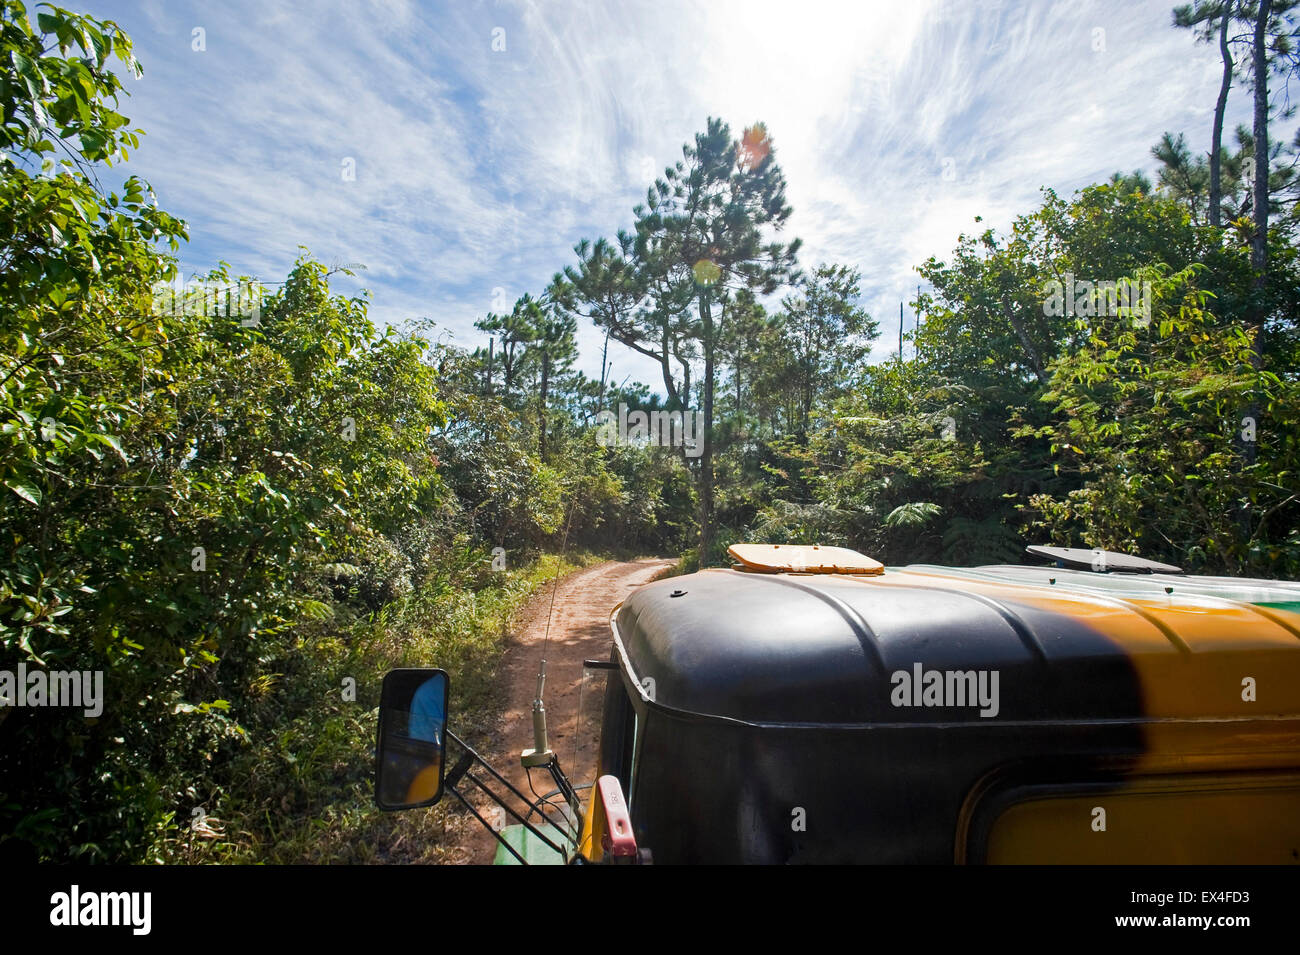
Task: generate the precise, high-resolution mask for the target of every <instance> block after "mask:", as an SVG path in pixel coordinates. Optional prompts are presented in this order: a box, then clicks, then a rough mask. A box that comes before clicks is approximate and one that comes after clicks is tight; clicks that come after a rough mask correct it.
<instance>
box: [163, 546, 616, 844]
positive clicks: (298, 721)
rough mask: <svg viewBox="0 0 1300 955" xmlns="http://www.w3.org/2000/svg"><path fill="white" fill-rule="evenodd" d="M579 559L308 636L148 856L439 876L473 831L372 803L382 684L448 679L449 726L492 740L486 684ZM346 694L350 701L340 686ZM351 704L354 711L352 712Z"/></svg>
mask: <svg viewBox="0 0 1300 955" xmlns="http://www.w3.org/2000/svg"><path fill="white" fill-rule="evenodd" d="M603 559H605V558H604V557H603V556H599V555H595V554H590V553H582V554H577V555H574V554H569V555H566V556H565V557H564V558H563V559H561V558H560V557H558V556H556V555H543V556H542V557H540V558H539V559H537V560H535V561H534V562H532V563H530V564H527V565H522V566H520V567H517V568H512V569H510V570H507V571H503V572H500V573H495V574H490V575H488V576H487V578H486V579H485V580H483V581H482V583H481V586H478V587H477V588H464V587H458V586H453V585H451V584H450V583H448V582H447V581H446V580H444V581H442V582H434V583H431V584H430V585H429V586H427V587H426V588H424V589H423V590H422V591H419V592H416V593H414V594H410V595H407V596H405V597H403V598H401V599H399V600H397V601H394V602H393V603H390V604H389V605H387V606H386V607H384V608H383V609H382V610H381V611H380V612H379V613H378V614H376V615H374V617H373V618H372V619H367V620H356V621H353V622H351V623H350V624H349V625H348V626H347V627H346V628H342V629H340V628H338V627H337V626H335V628H334V629H333V630H331V629H330V628H328V627H323V628H322V630H323V631H324V632H321V633H318V634H304V635H303V637H302V639H301V641H300V646H299V651H300V652H299V653H298V654H297V655H296V656H295V659H294V661H293V663H292V665H289V666H286V667H285V669H286V670H288V671H291V672H285V673H283V674H281V676H280V679H279V680H278V682H277V683H275V685H273V686H271V687H269V688H268V691H267V699H266V702H265V704H264V705H263V708H262V709H260V710H259V712H257V713H256V714H254V719H253V720H251V721H249V722H248V723H246V724H245V725H246V728H247V729H248V732H249V737H250V740H249V743H248V744H246V745H245V746H244V747H242V749H241V751H240V752H238V753H237V754H236V755H235V757H234V759H233V760H232V762H231V767H232V770H231V772H230V773H229V774H228V775H225V778H224V779H223V780H222V782H221V784H220V785H217V784H214V783H211V782H209V783H208V784H207V785H208V789H207V791H195V792H194V793H193V796H194V799H195V809H194V810H193V811H192V816H191V818H190V819H189V820H186V819H177V820H176V823H177V828H176V829H173V830H172V831H173V833H177V832H179V835H175V834H173V835H172V836H170V837H168V838H166V839H164V840H163V843H164V844H163V845H161V846H159V851H158V853H157V856H158V857H159V858H160V860H162V861H168V862H176V863H212V862H217V863H271V864H314V863H389V862H401V863H443V862H457V861H464V859H463V858H462V857H461V855H460V850H459V849H458V848H457V847H458V846H460V845H461V844H462V843H463V842H464V841H465V840H464V839H463V838H461V837H462V835H463V833H464V831H465V830H466V829H468V828H472V827H476V826H477V825H478V823H477V821H475V820H474V819H473V817H472V816H469V815H468V814H467V813H465V812H464V811H463V810H460V809H459V807H458V806H457V805H456V804H454V801H452V800H447V801H444V802H442V803H440V804H439V805H437V806H435V807H433V808H431V809H426V810H412V811H410V812H398V813H385V812H381V811H380V810H379V809H377V808H376V807H375V804H374V799H373V795H372V773H373V767H374V763H373V760H374V744H375V729H376V725H377V720H378V704H379V689H380V682H381V680H382V678H383V674H384V673H385V672H386V671H387V670H390V669H392V668H394V667H408V666H409V667H414V666H439V667H442V668H443V669H445V670H447V671H448V673H449V674H450V677H451V688H452V698H451V714H452V724H453V726H454V727H455V729H456V731H457V732H458V733H461V734H464V735H466V736H467V737H468V738H470V739H474V738H476V737H482V736H484V735H486V733H487V732H488V731H489V728H490V726H491V723H492V721H493V714H494V712H495V710H496V702H497V692H496V690H495V677H496V672H497V667H498V665H499V663H500V660H501V656H502V653H503V650H504V644H505V641H506V638H507V636H508V634H509V633H510V627H511V623H512V621H514V620H515V618H516V617H517V615H518V614H519V613H520V611H521V610H522V609H523V608H524V606H525V605H526V604H527V603H528V601H529V599H530V598H531V597H532V596H533V595H535V594H537V593H539V592H540V591H542V590H543V589H544V588H545V586H546V585H547V584H549V583H550V582H551V581H552V580H553V579H554V578H555V577H556V576H557V574H559V575H563V574H567V573H569V572H571V571H573V570H576V569H579V568H581V567H585V566H588V565H590V564H593V563H597V562H599V561H600V560H603ZM350 680H354V681H355V684H354V686H355V691H354V692H353V691H351V690H350V689H349V688H350V686H352V684H350V683H349V682H348V681H350ZM349 697H353V698H349Z"/></svg>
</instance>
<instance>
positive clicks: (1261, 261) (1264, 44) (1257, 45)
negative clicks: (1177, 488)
mask: <svg viewBox="0 0 1300 955" xmlns="http://www.w3.org/2000/svg"><path fill="white" fill-rule="evenodd" d="M1272 6H1273V4H1272V0H1260V4H1259V12H1258V15H1257V16H1256V18H1255V37H1254V43H1253V47H1254V49H1253V58H1254V62H1253V68H1254V71H1255V129H1254V134H1255V183H1254V186H1255V193H1254V197H1253V200H1252V201H1253V202H1254V205H1255V208H1254V217H1255V228H1254V232H1253V234H1252V235H1251V239H1250V265H1251V269H1252V270H1253V271H1254V273H1255V279H1254V282H1253V283H1252V288H1251V290H1252V292H1253V294H1252V296H1251V298H1252V304H1251V325H1252V328H1251V332H1250V334H1251V339H1252V347H1251V356H1250V358H1251V366H1252V367H1253V368H1254V369H1255V371H1256V372H1257V373H1258V372H1259V370H1260V369H1261V368H1262V367H1263V365H1264V323H1265V321H1266V320H1267V318H1268V314H1267V312H1268V304H1267V302H1266V300H1265V293H1266V291H1267V289H1268V170H1269V155H1268V69H1269V66H1268V20H1269V15H1270V14H1271V13H1272ZM1246 414H1247V415H1248V416H1249V417H1250V418H1251V419H1252V420H1253V421H1254V422H1255V426H1256V427H1257V428H1258V426H1259V402H1258V401H1257V400H1252V401H1251V403H1250V406H1249V407H1248V408H1247V410H1246ZM1255 448H1256V444H1255V442H1254V441H1248V442H1246V447H1245V451H1246V463H1247V465H1250V464H1254V463H1255Z"/></svg>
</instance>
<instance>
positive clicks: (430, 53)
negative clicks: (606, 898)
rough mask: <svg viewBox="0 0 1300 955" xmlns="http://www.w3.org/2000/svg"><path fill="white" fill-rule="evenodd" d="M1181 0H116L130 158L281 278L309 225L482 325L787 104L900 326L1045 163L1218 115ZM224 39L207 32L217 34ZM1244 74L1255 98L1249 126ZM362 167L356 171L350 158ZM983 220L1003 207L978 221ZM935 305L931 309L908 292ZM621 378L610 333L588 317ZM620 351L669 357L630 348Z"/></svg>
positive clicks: (1021, 202) (829, 252)
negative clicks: (653, 192)
mask: <svg viewBox="0 0 1300 955" xmlns="http://www.w3.org/2000/svg"><path fill="white" fill-rule="evenodd" d="M1169 8H1170V4H1169V2H1168V0H1162V2H1146V3H1134V2H1129V0H1113V2H1100V0H1098V2H1087V0H1082V2H1057V3H1044V2H1042V0H1026V2H1018V3H1012V2H1000V0H986V2H958V0H947V2H926V0H913V2H909V3H906V4H899V3H896V2H893V0H887V2H880V3H863V2H850V3H817V2H813V0H802V2H800V3H798V4H790V3H788V2H769V3H764V2H753V0H751V2H739V3H731V2H721V0H716V2H712V3H709V4H696V3H690V2H685V0H646V2H635V3H631V2H630V3H623V4H615V3H609V2H597V0H582V2H566V3H562V4H561V3H540V2H537V3H504V2H503V3H489V2H483V3H478V4H472V5H465V4H452V3H446V4H420V3H414V2H404V0H386V2H379V0H372V2H369V3H364V4H363V3H356V2H347V0H333V2H328V3H312V4H302V5H292V6H289V5H281V6H276V7H274V8H271V7H268V6H267V5H266V4H265V3H259V2H236V3H231V4H222V5H221V7H220V8H217V7H216V5H211V4H200V3H185V2H167V3H165V4H164V3H161V2H153V3H144V4H136V3H131V4H128V3H116V2H92V4H91V12H93V13H95V14H96V15H98V16H106V17H111V18H113V19H116V20H118V21H119V22H120V23H121V24H122V25H123V26H124V27H125V28H126V29H127V30H128V32H130V33H131V34H132V35H133V36H134V37H135V40H136V43H137V53H138V55H139V58H140V59H141V61H142V62H143V63H144V66H145V70H146V73H145V78H144V79H143V80H141V81H139V82H131V81H128V89H130V90H131V93H132V97H131V99H130V101H129V102H128V109H127V112H128V113H129V115H130V116H131V118H132V120H133V121H134V122H135V124H136V125H139V126H141V127H143V128H144V129H145V130H146V131H147V133H148V136H147V138H146V140H145V141H144V143H143V144H142V149H141V150H140V151H139V153H138V154H137V156H135V157H133V159H132V162H131V164H130V166H131V169H132V171H135V172H138V173H140V174H142V175H144V176H145V177H146V178H148V179H150V180H151V181H152V182H153V184H154V186H155V189H156V190H157V192H158V194H159V197H160V202H161V203H162V204H163V205H164V206H165V207H166V208H168V209H169V210H171V211H174V212H176V213H177V214H179V215H182V216H184V217H185V218H187V219H188V220H189V221H190V224H191V230H192V233H193V236H194V240H193V241H192V242H191V245H190V247H189V248H188V249H187V250H185V252H184V256H183V257H184V262H185V264H186V265H187V266H189V267H192V268H196V269H197V268H207V267H209V266H211V265H212V264H213V263H215V262H216V261H217V260H219V259H224V260H226V261H229V262H231V263H232V264H233V265H234V266H235V267H236V269H237V270H239V271H241V272H247V273H251V274H255V275H258V276H259V277H261V278H263V279H266V280H275V279H277V278H279V277H282V276H283V273H284V272H285V271H286V270H287V269H288V267H289V265H290V264H291V262H292V260H293V258H294V256H295V255H296V254H297V246H298V245H300V244H301V245H305V246H307V247H308V248H309V249H310V250H311V251H312V253H313V254H315V255H316V256H317V257H319V258H321V259H322V260H323V261H325V262H327V263H334V264H351V263H363V264H364V265H365V266H366V271H365V272H364V273H362V275H361V277H360V278H359V279H358V280H357V281H356V282H355V283H348V282H344V283H343V285H342V286H341V287H342V288H344V289H345V290H347V291H351V290H353V288H356V287H361V286H364V287H367V288H369V289H370V290H371V291H372V301H373V314H374V315H375V316H376V318H378V319H379V320H381V321H387V322H391V323H395V324H400V323H401V322H402V321H404V320H406V319H408V318H411V317H414V316H428V317H431V318H433V319H435V320H436V321H438V322H439V323H440V324H442V325H444V326H445V327H447V328H448V329H449V330H450V331H451V332H452V333H453V334H454V335H455V336H456V338H457V340H458V341H461V342H462V343H467V344H468V343H471V342H473V341H475V340H476V333H475V332H474V329H473V327H472V324H473V321H474V319H475V318H478V317H480V316H481V315H482V314H484V313H485V312H486V311H487V310H488V309H489V307H490V306H491V302H492V297H493V295H494V292H495V291H496V290H498V289H500V290H504V293H505V294H506V295H507V296H508V297H509V298H510V299H513V298H514V297H516V296H517V295H519V294H522V293H523V292H525V291H533V292H536V291H538V290H540V289H541V287H542V286H544V285H545V283H546V282H547V281H548V280H549V278H550V276H551V275H552V274H553V273H554V272H555V271H557V270H558V269H559V268H560V267H562V266H563V265H566V264H569V263H570V262H571V261H572V251H571V250H572V246H573V245H574V243H575V242H577V241H578V240H579V239H580V238H582V237H584V236H588V237H595V236H599V235H610V234H612V233H613V232H615V231H616V230H617V229H619V228H626V227H628V226H629V225H630V223H631V208H632V206H633V205H635V204H636V203H637V202H639V201H641V200H642V199H643V197H644V194H645V189H646V187H647V186H648V185H649V181H650V178H651V177H652V176H653V175H654V174H655V173H656V172H658V171H660V170H662V168H663V166H665V165H667V164H668V163H670V162H672V161H674V160H676V159H677V158H679V157H680V150H681V145H682V143H683V142H685V141H687V140H688V139H690V138H691V137H692V136H693V135H694V133H695V132H697V131H698V130H700V129H702V128H703V126H704V123H705V120H706V118H707V117H708V116H710V115H714V116H721V117H723V118H724V119H726V120H727V121H728V122H730V123H731V124H732V126H733V128H735V129H739V127H741V126H743V125H745V124H748V123H750V122H752V121H754V120H757V119H762V120H763V121H764V122H766V123H767V125H768V128H769V130H770V131H771V133H772V134H773V137H774V139H775V142H776V146H777V157H778V160H779V161H780V162H781V164H782V166H783V168H784V169H785V172H786V176H787V179H788V181H789V197H790V200H791V203H792V205H793V206H794V210H795V211H794V215H793V216H792V218H791V223H790V227H789V232H790V234H792V235H798V236H800V237H801V238H803V240H804V243H805V254H804V261H805V263H807V264H810V265H811V264H815V263H816V262H819V261H822V260H833V261H839V262H846V263H849V264H852V265H855V266H857V267H859V268H860V269H861V270H862V272H863V275H864V277H865V283H864V292H865V296H864V298H865V302H866V304H867V306H868V307H869V308H870V309H871V311H872V312H873V314H875V315H876V316H877V317H878V318H879V319H880V320H881V323H882V328H883V329H884V334H883V336H882V340H881V344H880V348H879V352H880V354H882V355H883V354H885V353H886V352H888V350H889V349H890V348H892V347H894V346H892V345H891V344H890V343H891V342H893V341H896V337H895V336H896V332H897V312H898V302H899V301H901V300H904V299H910V298H911V297H912V295H913V294H914V293H915V288H916V283H917V276H916V274H915V272H914V271H913V268H914V266H916V265H917V264H919V263H920V262H922V261H923V260H924V259H925V258H927V257H928V256H930V255H939V256H943V255H945V254H946V253H948V252H949V251H950V250H951V249H952V247H953V245H954V244H955V241H956V238H957V236H958V234H959V233H960V232H962V231H963V230H965V231H971V230H972V229H976V228H983V227H985V226H988V225H992V226H995V227H1004V226H1006V225H1007V224H1009V223H1010V221H1011V219H1012V218H1013V217H1014V216H1015V215H1016V214H1018V213H1021V212H1025V211H1028V210H1029V209H1031V208H1033V206H1034V205H1035V203H1036V202H1037V199H1038V190H1039V188H1040V187H1044V186H1047V187H1051V188H1055V189H1057V190H1058V191H1061V192H1065V193H1069V192H1070V191H1072V190H1074V189H1076V188H1079V187H1081V186H1083V185H1086V184H1088V183H1090V182H1094V181H1097V180H1099V179H1103V178H1105V177H1107V176H1109V174H1110V173H1111V172H1114V171H1116V170H1125V171H1128V170H1132V169H1134V168H1138V167H1145V168H1148V169H1150V168H1151V166H1152V161H1151V159H1150V152H1149V151H1150V148H1151V146H1152V144H1153V143H1154V142H1155V141H1156V140H1157V139H1158V138H1159V136H1160V134H1161V133H1163V132H1164V131H1165V130H1173V131H1186V132H1187V134H1188V138H1189V142H1190V143H1191V145H1192V147H1193V148H1194V149H1202V148H1204V147H1205V145H1206V142H1207V140H1208V132H1209V112H1210V109H1211V106H1212V104H1213V99H1214V94H1215V92H1216V91H1217V86H1218V72H1217V71H1218V64H1217V53H1216V51H1215V50H1213V49H1212V48H1209V47H1206V46H1204V45H1197V44H1195V43H1194V42H1193V38H1192V37H1191V36H1190V35H1189V34H1188V33H1187V32H1185V31H1179V30H1175V29H1173V28H1172V27H1171V26H1170V13H1169ZM196 29H197V30H202V31H203V33H202V34H201V36H202V39H203V46H204V49H202V50H195V49H194V47H195V46H196V45H198V44H197V42H196V39H195V33H194V31H195V30H196ZM1247 115H1248V104H1247V102H1246V98H1245V97H1244V96H1243V95H1240V94H1238V95H1236V96H1235V97H1234V99H1233V101H1232V107H1231V110H1230V116H1229V122H1230V124H1235V123H1236V122H1240V121H1245V119H1246V117H1247ZM348 170H351V171H354V173H355V175H354V177H352V178H349V177H348V175H346V174H345V173H346V172H347V171H348ZM976 215H980V216H982V217H983V219H984V223H983V224H982V225H980V226H976V225H975V223H974V217H975V216H976ZM909 322H910V316H909ZM580 344H581V345H582V346H583V361H582V366H583V367H584V369H585V370H587V371H588V372H590V373H596V372H597V370H598V366H599V336H598V334H597V333H596V332H595V330H594V329H586V330H584V332H583V334H582V336H581V338H580ZM615 365H616V372H615V373H616V376H617V377H618V378H619V379H622V378H623V377H624V375H627V374H631V375H632V376H633V377H634V378H640V379H641V380H644V381H646V382H648V383H651V384H652V385H653V384H654V383H655V382H656V381H657V380H658V379H657V376H656V375H655V372H654V369H653V368H652V367H648V366H647V364H646V363H645V362H644V361H640V360H637V359H635V358H634V357H633V356H632V355H630V354H626V353H623V352H621V351H620V353H619V354H618V355H617V356H616V357H615Z"/></svg>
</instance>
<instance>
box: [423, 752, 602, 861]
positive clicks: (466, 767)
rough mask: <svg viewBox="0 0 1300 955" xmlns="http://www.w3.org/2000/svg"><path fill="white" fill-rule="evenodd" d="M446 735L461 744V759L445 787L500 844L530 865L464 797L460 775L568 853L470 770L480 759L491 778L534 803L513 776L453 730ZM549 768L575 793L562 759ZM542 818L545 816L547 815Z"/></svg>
mask: <svg viewBox="0 0 1300 955" xmlns="http://www.w3.org/2000/svg"><path fill="white" fill-rule="evenodd" d="M447 738H448V739H450V740H452V741H453V742H455V743H456V745H457V746H459V747H460V748H461V750H462V755H461V757H460V759H459V760H457V761H456V765H455V766H454V767H452V769H451V771H450V772H448V774H447V778H446V781H445V783H444V788H445V789H447V790H450V792H451V794H452V795H453V796H455V797H456V798H457V799H459V800H460V801H461V804H462V805H464V806H465V808H466V809H468V810H469V811H470V813H471V814H472V815H473V816H474V818H475V819H477V820H478V821H479V822H481V823H482V824H483V826H484V827H485V828H486V829H487V830H488V831H489V832H490V833H492V835H493V837H494V838H495V839H496V840H497V842H499V843H501V845H503V846H505V847H506V850H507V851H508V852H509V853H510V854H511V855H512V856H514V857H515V859H516V860H517V861H518V862H519V864H520V865H528V862H527V860H526V859H524V857H523V856H522V855H520V853H519V851H518V850H517V849H515V847H514V846H512V845H511V844H510V843H509V842H507V841H506V839H505V837H504V836H502V835H501V833H500V832H498V831H497V830H496V828H495V827H493V826H492V824H491V823H489V822H488V821H487V820H486V819H484V818H483V816H482V815H481V814H480V813H479V811H478V810H477V809H475V808H474V807H473V806H472V805H471V804H470V802H469V800H468V799H466V798H465V796H464V794H462V793H461V791H460V790H459V789H457V788H456V784H457V783H459V782H460V780H461V779H468V780H469V781H470V782H472V783H473V784H474V785H476V786H478V787H479V789H481V790H483V792H485V793H486V794H487V795H488V798H490V799H491V800H492V801H493V802H495V803H496V804H497V805H498V806H500V807H501V809H502V810H503V811H504V812H506V813H508V814H509V815H510V816H511V817H512V818H514V819H515V820H516V821H517V822H519V823H520V824H521V825H522V826H523V827H524V828H525V829H527V830H528V831H529V832H531V833H532V834H533V835H534V836H536V837H537V838H538V839H540V840H541V841H542V842H543V843H544V844H545V845H547V846H548V847H550V848H551V849H554V850H555V851H556V852H557V853H559V854H560V856H562V857H563V856H567V853H566V852H565V851H564V849H563V848H562V847H561V846H559V845H557V844H556V843H555V842H552V841H551V840H550V839H549V838H547V837H546V836H545V835H543V834H542V832H541V830H540V829H538V828H537V827H536V826H534V825H533V824H532V823H531V822H529V821H528V820H527V819H526V818H524V817H523V816H521V815H519V813H518V812H516V811H515V810H514V809H513V808H511V807H510V806H509V805H508V804H507V803H506V801H505V799H503V798H502V797H501V796H500V795H498V794H497V793H496V792H494V791H493V790H492V789H491V788H490V787H488V785H487V784H486V783H484V782H483V781H482V780H481V779H479V778H478V777H477V776H475V775H473V774H472V773H470V769H471V768H473V766H474V764H475V763H479V764H480V765H481V766H482V767H483V768H484V769H486V770H487V771H488V772H489V773H490V774H491V775H492V778H493V779H494V780H496V782H497V783H499V784H500V785H502V786H504V787H505V788H506V789H508V790H509V791H510V792H511V794H513V795H514V796H515V798H517V799H518V800H519V801H520V802H522V803H523V804H524V805H526V806H531V805H532V804H531V803H530V802H529V800H528V797H527V796H525V795H524V794H523V793H522V792H520V791H519V790H518V789H517V788H516V787H515V786H514V784H513V783H511V782H510V780H508V779H506V778H505V777H504V776H502V775H501V774H500V773H499V772H497V771H496V770H495V769H493V768H492V765H491V764H490V763H488V761H487V760H485V759H484V758H483V757H482V756H480V755H479V754H478V753H477V752H475V751H474V749H473V748H472V747H471V746H470V745H469V744H468V743H466V742H465V741H464V740H463V739H461V738H460V737H459V736H457V735H456V734H455V733H453V732H452V731H451V730H447ZM550 768H551V774H552V776H554V777H555V780H556V783H557V784H559V785H561V788H562V790H563V791H564V792H565V794H566V796H568V795H570V794H573V787H572V786H571V785H569V781H568V778H567V777H565V775H564V773H563V771H562V770H561V769H560V767H559V762H558V761H554V762H553V763H552V764H551V767H550ZM561 781H563V782H561ZM573 798H574V799H576V798H577V797H576V794H573ZM543 818H545V816H544V815H543ZM551 825H552V826H553V827H554V828H556V829H557V830H558V829H559V827H558V826H556V825H555V824H554V823H551Z"/></svg>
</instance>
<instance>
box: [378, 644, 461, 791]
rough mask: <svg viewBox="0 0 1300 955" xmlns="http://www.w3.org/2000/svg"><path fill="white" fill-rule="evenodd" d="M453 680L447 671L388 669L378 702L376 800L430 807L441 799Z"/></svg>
mask: <svg viewBox="0 0 1300 955" xmlns="http://www.w3.org/2000/svg"><path fill="white" fill-rule="evenodd" d="M449 682H450V681H449V680H448V678H447V671H446V670H432V669H411V670H390V671H389V672H388V673H386V674H385V675H384V687H383V691H382V692H381V693H380V701H379V741H378V744H377V746H376V751H375V802H376V803H378V804H379V808H380V809H414V808H417V807H420V806H432V805H433V804H434V803H436V802H437V801H438V800H439V799H441V798H442V780H443V773H444V759H443V754H444V751H445V742H446V733H447V698H448V696H449V689H450V687H449Z"/></svg>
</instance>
